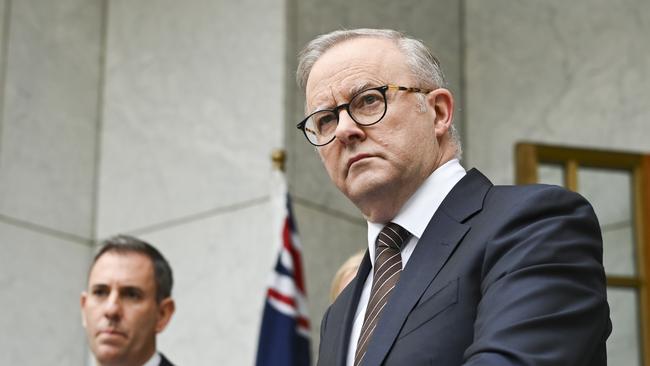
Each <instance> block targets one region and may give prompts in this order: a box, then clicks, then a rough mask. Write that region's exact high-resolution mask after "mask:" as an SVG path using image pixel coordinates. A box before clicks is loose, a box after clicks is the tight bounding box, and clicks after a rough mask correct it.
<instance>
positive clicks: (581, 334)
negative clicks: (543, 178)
mask: <svg viewBox="0 0 650 366" xmlns="http://www.w3.org/2000/svg"><path fill="white" fill-rule="evenodd" d="M370 268H371V264H370V260H369V258H368V254H367V253H366V257H365V258H364V260H363V262H362V263H361V266H360V268H359V273H358V274H357V277H356V278H355V279H354V280H353V281H352V282H351V283H350V285H348V287H347V288H346V289H345V290H344V291H343V292H342V293H341V295H340V296H339V297H338V299H337V300H336V301H335V302H334V304H332V306H331V307H330V308H329V309H328V310H327V312H326V313H325V316H324V318H323V321H322V324H321V342H320V350H319V360H318V365H320V366H343V365H345V359H346V356H347V351H348V343H349V339H350V329H351V326H352V322H353V318H354V314H355V311H356V308H357V303H358V301H359V296H360V294H361V291H362V288H363V282H364V280H365V278H366V276H367V275H368V273H369V271H370ZM610 331H611V322H610V320H609V307H608V305H607V300H606V291H605V275H604V270H603V267H602V239H601V235H600V228H599V225H598V221H597V219H596V216H595V214H594V212H593V210H592V208H591V206H590V205H589V203H588V202H587V201H586V200H584V199H583V198H582V197H581V196H580V195H578V194H576V193H572V192H569V191H566V190H564V189H562V188H559V187H555V186H547V185H533V186H493V185H492V183H491V182H490V181H489V180H488V179H487V178H486V177H485V176H483V175H482V174H481V173H480V172H478V171H477V170H475V169H474V170H471V171H469V172H468V174H467V175H466V176H465V177H464V178H463V179H462V180H461V181H460V182H459V183H458V184H457V185H456V186H455V187H454V188H453V189H452V191H451V192H450V193H449V194H448V195H447V197H446V198H445V200H444V201H443V202H442V204H441V206H440V208H439V209H438V210H437V211H436V213H435V215H434V216H433V218H432V219H431V221H430V222H429V224H428V226H427V228H426V230H425V231H424V233H423V235H422V237H421V238H420V240H419V242H418V244H417V246H416V248H415V251H414V252H413V254H412V255H411V258H410V259H409V262H408V264H407V265H406V266H405V268H404V271H403V272H402V274H401V278H400V280H399V283H398V284H397V286H396V287H395V289H394V290H393V293H392V295H391V298H390V300H389V302H388V304H387V305H386V307H385V308H384V311H383V314H382V316H381V319H380V320H379V323H378V325H377V328H376V329H375V331H374V334H373V336H372V339H371V341H370V344H369V346H368V351H367V353H366V356H365V358H364V362H363V365H366V366H370V365H399V366H405V365H407V366H418V365H434V366H459V365H466V366H470V365H472V366H478V365H485V366H509V365H530V366H532V365H534V366H542V365H548V366H564V365H566V366H582V365H584V366H603V365H606V364H607V360H606V353H605V340H606V339H607V337H608V335H609V333H610Z"/></svg>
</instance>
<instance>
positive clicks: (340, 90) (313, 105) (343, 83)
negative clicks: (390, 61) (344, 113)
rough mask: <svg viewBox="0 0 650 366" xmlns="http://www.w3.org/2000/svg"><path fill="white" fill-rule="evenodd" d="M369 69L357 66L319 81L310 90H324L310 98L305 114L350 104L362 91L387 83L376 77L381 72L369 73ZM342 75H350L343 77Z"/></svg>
mask: <svg viewBox="0 0 650 366" xmlns="http://www.w3.org/2000/svg"><path fill="white" fill-rule="evenodd" d="M368 69H369V67H367V66H364V65H356V66H353V67H350V68H347V69H344V70H340V71H338V72H336V73H333V74H332V75H330V76H328V77H326V78H324V79H321V80H319V81H318V83H317V85H316V86H314V87H313V88H310V89H312V92H313V90H316V89H319V88H320V89H324V90H321V91H318V92H316V93H315V95H314V97H312V98H310V99H311V100H309V101H308V103H306V105H305V112H307V113H308V112H309V111H310V110H311V111H317V110H322V109H330V108H334V107H336V106H337V105H339V104H342V103H347V102H349V101H350V98H352V96H353V95H355V94H357V93H358V92H360V91H362V90H365V89H368V88H370V87H376V86H380V85H383V83H385V82H384V81H382V80H381V78H380V77H379V75H376V74H379V72H376V73H375V72H369V71H368ZM357 70H358V71H357ZM341 73H347V74H348V75H345V76H343V77H341V76H340V74H341ZM321 85H322V86H321ZM348 85H349V86H348ZM312 113H313V112H312Z"/></svg>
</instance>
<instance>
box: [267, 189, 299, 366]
mask: <svg viewBox="0 0 650 366" xmlns="http://www.w3.org/2000/svg"><path fill="white" fill-rule="evenodd" d="M284 192H285V194H284V195H283V196H284V197H283V201H285V202H284V210H285V215H284V221H283V223H282V224H281V227H282V229H281V238H282V241H281V245H280V253H279V255H278V259H277V262H276V265H275V269H274V271H273V273H272V275H271V281H270V285H269V287H268V290H267V292H266V301H265V304H264V314H263V317H262V327H261V330H260V339H259V345H258V348H257V361H256V366H310V364H311V361H310V360H311V355H310V340H309V318H308V316H307V301H306V292H305V279H304V272H303V267H302V256H301V252H302V250H301V247H300V241H299V240H298V235H297V231H296V225H295V222H294V220H293V216H292V212H291V199H290V197H289V195H288V193H286V185H285V191H284Z"/></svg>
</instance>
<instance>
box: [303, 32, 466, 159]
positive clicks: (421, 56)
mask: <svg viewBox="0 0 650 366" xmlns="http://www.w3.org/2000/svg"><path fill="white" fill-rule="evenodd" d="M355 38H385V39H388V40H392V41H393V42H395V45H396V46H397V48H398V49H399V50H400V51H402V53H403V54H404V56H405V57H406V64H407V65H408V66H409V68H410V69H411V74H412V76H413V77H414V78H415V79H416V80H418V81H419V85H413V86H415V87H419V88H427V89H436V88H446V87H447V81H446V79H445V75H444V73H443V72H442V67H441V66H440V62H439V61H438V59H437V58H436V57H435V56H434V55H433V54H432V53H431V51H429V49H428V48H427V46H425V45H424V43H422V41H420V40H417V39H415V38H411V37H409V36H407V35H406V34H404V33H402V32H398V31H395V30H391V29H368V28H361V29H350V30H336V31H333V32H330V33H326V34H322V35H320V36H318V37H316V38H314V39H313V40H312V41H311V42H309V43H308V44H307V46H305V48H303V50H302V51H301V52H300V54H299V55H298V69H297V70H296V81H297V82H298V86H299V87H300V88H301V89H302V91H303V92H305V89H306V87H307V79H309V74H310V73H311V69H312V67H314V64H315V63H316V61H318V59H319V58H320V57H321V56H323V54H324V53H325V52H327V51H328V50H329V49H330V48H332V47H333V46H335V45H337V44H339V43H343V42H345V41H348V40H352V39H355ZM449 135H450V137H451V140H452V143H453V144H454V145H455V147H456V157H457V158H460V155H461V144H460V138H459V136H458V132H457V130H456V127H455V126H454V125H453V124H452V125H451V129H450V133H449Z"/></svg>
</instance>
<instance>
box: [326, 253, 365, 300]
mask: <svg viewBox="0 0 650 366" xmlns="http://www.w3.org/2000/svg"><path fill="white" fill-rule="evenodd" d="M364 253H365V251H363V250H361V251H358V252H357V253H355V254H354V255H352V256H351V257H350V258H348V259H347V260H346V261H345V262H344V263H343V265H341V267H340V268H339V270H338V271H336V274H335V275H334V279H332V288H331V289H330V303H332V302H334V300H336V297H337V296H339V294H340V293H341V291H343V289H344V288H345V286H347V285H348V284H349V283H350V282H351V281H352V280H353V279H354V277H355V276H356V275H357V270H358V269H359V264H361V260H362V259H363V254H364Z"/></svg>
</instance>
